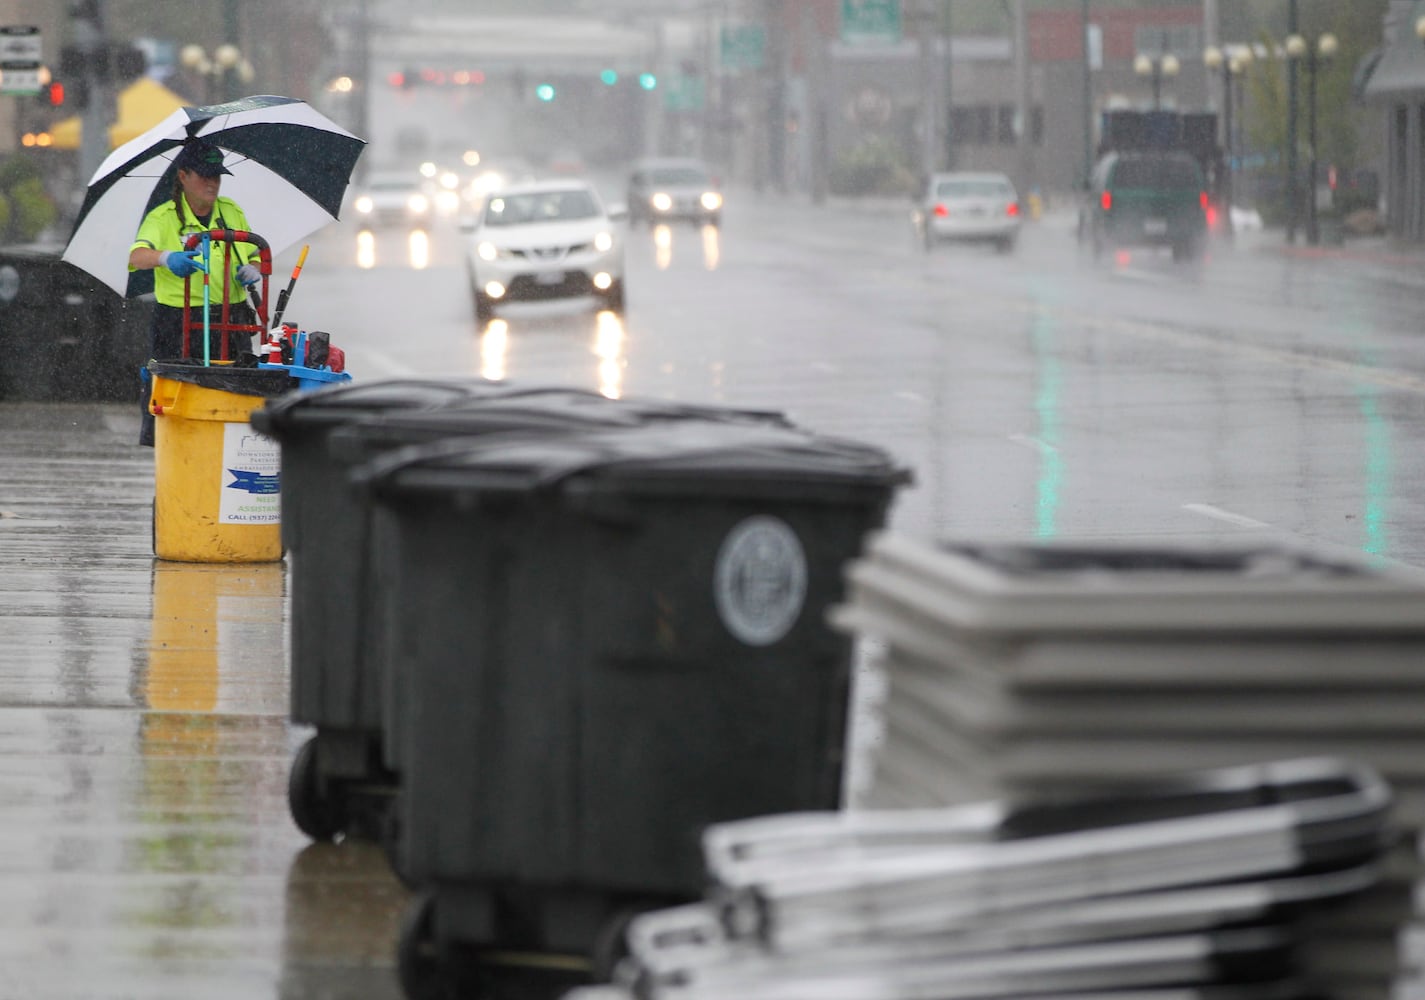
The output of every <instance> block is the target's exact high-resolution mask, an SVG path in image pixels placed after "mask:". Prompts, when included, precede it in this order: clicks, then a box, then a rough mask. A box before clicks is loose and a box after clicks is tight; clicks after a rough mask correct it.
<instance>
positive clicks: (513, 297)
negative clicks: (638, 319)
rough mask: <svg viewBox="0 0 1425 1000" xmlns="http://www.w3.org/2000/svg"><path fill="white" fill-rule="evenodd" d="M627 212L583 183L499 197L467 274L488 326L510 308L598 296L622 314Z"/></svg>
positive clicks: (485, 213) (475, 240)
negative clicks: (503, 308)
mask: <svg viewBox="0 0 1425 1000" xmlns="http://www.w3.org/2000/svg"><path fill="white" fill-rule="evenodd" d="M625 216H626V212H625V210H624V209H623V208H622V207H621V206H616V207H615V208H614V210H613V212H612V213H610V211H608V210H607V209H605V207H604V203H603V201H602V200H601V199H600V198H599V195H598V192H596V191H595V190H594V189H593V187H591V186H590V185H589V184H588V183H587V182H585V181H581V180H574V179H569V180H558V181H541V182H530V183H525V184H517V185H512V186H509V187H506V188H503V189H501V190H499V191H496V192H494V193H492V194H491V195H490V196H489V197H488V198H486V199H485V204H484V206H483V207H482V208H481V209H480V213H479V215H478V216H476V218H475V219H474V221H473V222H471V223H469V224H468V225H465V226H462V229H464V230H465V231H466V232H467V234H468V236H467V248H466V254H465V263H466V270H467V272H468V274H469V277H470V291H471V294H472V295H473V296H474V299H475V315H476V317H477V318H478V319H479V320H480V321H481V322H484V321H485V320H487V319H490V318H491V317H493V316H494V315H495V310H496V308H497V306H502V305H504V304H505V303H508V302H515V301H534V300H542V299H562V298H577V297H583V296H593V297H594V298H595V299H597V300H598V302H599V304H600V308H603V309H610V310H612V311H614V312H618V313H621V312H623V308H624V292H623V273H624V271H623V244H624V240H623V234H622V233H621V232H620V226H619V224H618V223H619V221H620V220H622V219H623V218H624V217H625Z"/></svg>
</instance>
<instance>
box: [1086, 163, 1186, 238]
mask: <svg viewBox="0 0 1425 1000" xmlns="http://www.w3.org/2000/svg"><path fill="white" fill-rule="evenodd" d="M1207 211H1208V197H1207V181H1206V179H1205V178H1204V177H1203V173H1202V168H1201V167H1200V166H1198V162H1197V160H1195V159H1193V158H1192V157H1191V156H1190V155H1188V154H1187V153H1177V152H1132V153H1127V152H1124V153H1109V154H1108V155H1107V156H1105V157H1104V158H1103V159H1101V160H1099V162H1098V166H1096V167H1095V168H1094V172H1093V177H1092V178H1091V180H1090V182H1089V190H1088V198H1087V200H1086V201H1085V203H1084V204H1083V206H1082V207H1081V208H1080V209H1079V242H1080V243H1088V244H1090V245H1091V246H1092V247H1093V252H1094V256H1095V257H1097V256H1099V255H1100V254H1102V253H1103V252H1104V250H1106V249H1113V248H1115V247H1121V246H1167V247H1172V250H1173V259H1174V260H1188V259H1190V258H1194V257H1197V256H1200V255H1201V253H1202V250H1203V243H1204V240H1205V237H1206V235H1207Z"/></svg>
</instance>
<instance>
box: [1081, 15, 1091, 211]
mask: <svg viewBox="0 0 1425 1000" xmlns="http://www.w3.org/2000/svg"><path fill="white" fill-rule="evenodd" d="M1079 17H1080V21H1081V24H1080V27H1081V28H1082V30H1083V36H1084V37H1083V42H1084V184H1085V185H1087V184H1088V182H1089V178H1090V177H1092V176H1093V59H1092V57H1091V53H1090V51H1089V50H1090V48H1091V47H1092V43H1091V40H1090V37H1089V36H1090V35H1091V34H1092V32H1091V31H1090V30H1089V28H1090V26H1089V0H1082V3H1081V4H1080V11H1079Z"/></svg>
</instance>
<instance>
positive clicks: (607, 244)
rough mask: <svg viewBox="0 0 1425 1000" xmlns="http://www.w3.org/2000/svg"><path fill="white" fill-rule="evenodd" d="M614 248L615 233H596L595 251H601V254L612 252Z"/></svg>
mask: <svg viewBox="0 0 1425 1000" xmlns="http://www.w3.org/2000/svg"><path fill="white" fill-rule="evenodd" d="M613 248H614V235H613V233H595V234H594V249H595V250H597V251H599V252H600V253H603V252H604V251H605V250H612V249H613Z"/></svg>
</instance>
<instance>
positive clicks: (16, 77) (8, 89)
mask: <svg viewBox="0 0 1425 1000" xmlns="http://www.w3.org/2000/svg"><path fill="white" fill-rule="evenodd" d="M39 92H40V64H39V63H37V62H30V63H22V62H13V61H11V62H3V63H0V94H38V93H39Z"/></svg>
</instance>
